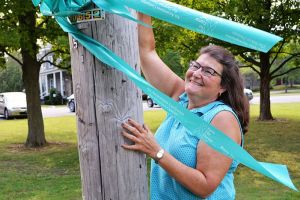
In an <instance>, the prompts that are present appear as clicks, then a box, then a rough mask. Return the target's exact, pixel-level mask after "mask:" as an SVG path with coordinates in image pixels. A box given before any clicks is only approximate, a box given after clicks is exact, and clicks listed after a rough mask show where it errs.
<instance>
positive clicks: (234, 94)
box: [200, 45, 249, 134]
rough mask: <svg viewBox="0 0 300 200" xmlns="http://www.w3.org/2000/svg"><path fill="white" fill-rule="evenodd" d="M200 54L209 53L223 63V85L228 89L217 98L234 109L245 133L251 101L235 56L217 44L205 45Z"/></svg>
mask: <svg viewBox="0 0 300 200" xmlns="http://www.w3.org/2000/svg"><path fill="white" fill-rule="evenodd" d="M200 54H208V55H209V56H211V57H212V58H214V59H215V60H216V61H218V62H219V63H220V64H222V65H223V72H222V78H221V86H222V87H223V88H225V89H226V91H225V92H223V93H222V94H221V95H220V96H219V97H218V99H217V100H218V101H222V102H224V103H225V104H227V105H228V106H230V107H231V108H232V109H233V110H234V112H235V113H236V114H237V116H238V118H239V120H240V123H241V126H242V130H243V133H244V134H245V133H246V132H247V131H248V124H249V101H248V99H247V97H246V95H244V84H243V78H242V76H241V73H240V70H239V67H238V64H237V62H236V60H235V58H234V56H233V55H232V53H231V52H230V51H228V50H226V49H224V48H223V47H220V46H216V45H209V46H206V47H203V48H202V49H201V50H200Z"/></svg>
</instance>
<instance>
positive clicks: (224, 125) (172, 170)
mask: <svg viewBox="0 0 300 200" xmlns="http://www.w3.org/2000/svg"><path fill="white" fill-rule="evenodd" d="M212 125H213V126H215V127H216V128H218V129H219V130H221V131H222V132H224V133H225V134H226V135H227V136H229V137H230V138H231V139H233V140H234V141H235V142H237V143H240V141H241V134H240V128H239V125H238V122H237V120H236V118H235V117H234V116H233V114H232V113H230V112H227V111H222V112H220V113H218V114H217V115H216V117H215V118H214V119H213V120H212ZM123 127H124V128H125V129H127V130H129V131H130V132H131V133H132V135H131V134H128V133H125V132H124V133H123V134H124V136H125V137H127V138H129V139H131V140H132V141H133V142H135V144H134V145H123V147H124V148H126V149H129V150H136V151H141V152H143V153H146V154H147V155H149V156H150V157H152V158H155V155H156V153H157V152H158V151H159V149H160V146H159V145H158V143H157V142H156V141H155V139H154V137H153V135H152V133H151V132H150V130H149V129H147V128H146V129H145V128H143V127H142V126H140V125H139V124H137V123H136V122H134V121H131V122H129V124H125V125H124V126H123ZM158 162H159V165H160V166H161V167H162V168H164V169H165V170H166V171H167V172H168V174H169V175H170V176H172V177H174V178H175V179H176V180H177V181H178V182H179V183H180V184H182V185H183V186H184V187H185V188H187V189H188V190H189V191H191V192H192V193H194V194H195V195H197V196H200V197H202V198H205V197H207V196H208V195H210V194H211V193H212V192H213V191H214V190H215V189H216V188H217V187H218V185H219V184H220V183H221V181H222V180H223V178H224V176H225V175H226V173H227V171H228V169H229V167H230V165H231V163H232V160H231V159H230V158H228V157H226V156H224V155H222V154H220V153H218V152H217V151H215V150H213V149H212V148H210V147H209V146H208V145H206V144H205V143H203V142H199V144H198V148H197V166H196V169H194V168H191V167H188V166H186V165H185V164H183V163H181V162H180V161H178V160H177V159H176V158H174V157H173V156H172V155H171V154H169V153H168V152H165V154H164V156H163V157H162V158H161V159H160V160H159V161H158Z"/></svg>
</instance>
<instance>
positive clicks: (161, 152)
mask: <svg viewBox="0 0 300 200" xmlns="http://www.w3.org/2000/svg"><path fill="white" fill-rule="evenodd" d="M164 153H165V150H164V149H160V150H159V151H158V152H157V153H156V155H155V159H154V160H155V163H156V164H157V163H158V161H159V160H160V159H162V157H163V156H164Z"/></svg>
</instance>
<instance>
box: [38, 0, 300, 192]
mask: <svg viewBox="0 0 300 200" xmlns="http://www.w3.org/2000/svg"><path fill="white" fill-rule="evenodd" d="M58 1H59V0H57V1H46V0H45V1H43V2H42V4H41V9H42V8H43V4H44V2H45V4H47V10H44V11H45V12H46V13H50V12H49V10H50V11H51V12H52V14H53V15H55V16H56V17H55V19H56V20H57V22H58V24H59V25H60V26H61V27H62V29H63V30H64V31H65V32H68V33H69V34H71V35H72V36H73V37H74V38H75V39H76V40H78V41H79V42H80V43H81V44H82V45H83V46H84V47H85V48H86V49H88V50H89V51H90V52H91V53H92V54H93V55H94V56H96V57H97V58H98V59H99V60H101V61H102V62H103V63H105V64H107V65H109V66H111V67H113V68H115V69H118V70H120V71H122V72H123V73H125V74H126V75H127V76H128V77H129V79H130V80H132V81H133V82H134V83H135V84H136V85H137V86H138V87H140V88H141V89H142V90H143V91H144V92H145V93H147V94H148V95H149V96H151V97H152V98H153V99H154V101H155V102H157V103H158V104H159V105H160V106H161V107H162V108H163V109H164V110H166V111H167V112H168V113H170V114H171V115H173V116H174V117H175V118H176V119H177V120H179V121H180V122H181V123H182V124H183V125H184V126H185V127H186V129H188V130H189V131H190V132H191V133H192V134H193V135H195V136H196V137H198V138H199V139H200V140H203V141H204V142H205V143H206V144H208V145H209V146H210V147H212V148H213V149H215V150H216V151H218V152H220V153H222V154H224V155H226V156H228V157H230V158H232V159H234V160H237V161H239V162H241V163H243V164H244V165H246V166H248V167H249V168H251V169H253V170H255V171H257V172H259V173H261V174H263V175H265V176H267V177H269V178H271V179H273V180H275V181H277V182H279V183H282V184H283V185H285V186H287V187H289V188H291V189H293V190H296V191H298V190H297V188H296V187H295V186H294V185H293V183H292V181H291V179H290V177H289V173H288V170H287V167H286V166H285V165H280V164H272V163H265V162H258V161H256V160H255V159H254V158H253V157H252V156H251V155H250V154H249V153H248V152H247V151H245V150H244V149H243V148H241V147H240V146H239V145H238V144H237V143H235V142H234V141H233V140H231V139H230V138H229V137H228V136H227V135H225V134H224V133H222V132H221V131H219V130H218V129H216V128H215V127H213V126H211V125H210V124H208V123H207V122H205V121H203V120H202V119H201V118H199V117H198V116H197V115H195V114H193V113H192V112H190V111H189V110H187V109H186V108H184V107H182V106H181V105H179V104H178V103H177V102H176V101H174V100H173V99H172V98H170V97H168V96H167V95H165V94H164V93H162V92H160V91H159V90H157V89H155V88H154V87H153V86H152V85H150V84H149V83H148V82H147V81H146V80H145V79H143V78H142V77H141V76H140V75H139V74H138V73H137V72H136V71H135V70H134V69H133V68H131V67H130V66H129V65H128V64H127V63H126V62H125V61H123V60H122V59H121V58H120V57H118V56H117V55H115V54H114V53H113V52H112V51H110V50H109V49H108V48H106V47H105V46H103V45H102V44H100V43H99V42H98V41H96V40H94V39H92V38H90V37H88V36H86V35H85V34H83V33H81V32H80V30H78V29H77V28H76V27H75V26H73V25H72V24H71V23H70V21H69V20H68V19H67V18H65V17H61V16H58V14H57V13H66V12H69V10H68V5H71V4H70V3H71V0H70V1H68V3H69V4H57V2H58ZM101 1H102V0H101ZM113 1H114V0H112V2H113ZM46 2H47V3H46ZM50 2H52V4H49V3H50ZM54 2H56V4H55V3H54ZM66 2H67V0H66ZM76 2H77V3H78V1H76ZM94 2H95V4H96V5H99V2H100V1H99V0H94ZM108 2H110V1H106V3H107V5H106V6H107V7H106V9H108V8H109V7H112V6H111V5H113V4H108ZM120 2H124V5H125V3H126V2H127V3H128V2H131V1H127V0H120ZM141 2H146V1H143V0H142V1H141ZM149 2H160V3H162V1H159V0H157V1H150V0H149ZM39 3H41V1H35V0H34V4H35V5H37V4H39ZM81 3H86V2H83V1H81ZM97 3H98V4H97ZM165 3H166V2H165ZM54 5H55V6H54ZM57 5H58V6H57ZM59 5H63V6H61V7H59ZM126 5H127V4H126ZM130 5H131V4H130ZM130 5H128V6H129V7H130ZM137 5H139V4H137ZM167 5H168V4H167ZM172 5H173V4H172ZM173 6H174V5H173ZM63 7H64V8H65V9H66V10H65V11H66V12H64V11H63V9H62V8H63ZM51 8H56V11H57V13H53V10H51ZM57 8H59V9H57ZM73 8H74V7H73ZM101 8H102V7H101ZM102 9H103V8H102ZM148 9H149V12H151V13H154V11H153V10H152V9H157V8H156V7H149V8H148ZM70 10H71V11H72V12H73V11H75V12H76V10H72V9H70ZM110 11H112V9H111V10H110ZM123 11H124V10H123ZM42 12H43V11H42ZM125 12H126V11H125ZM195 12H196V11H195ZM127 14H128V13H127ZM178 15H180V16H181V15H184V13H181V12H178ZM123 16H128V15H123Z"/></svg>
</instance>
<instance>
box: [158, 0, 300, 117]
mask: <svg viewBox="0 0 300 200" xmlns="http://www.w3.org/2000/svg"><path fill="white" fill-rule="evenodd" d="M173 1H174V2H176V3H179V4H181V5H185V6H188V7H190V8H193V9H197V10H199V11H203V12H205V13H209V14H212V15H218V16H222V17H224V18H227V19H230V20H233V21H236V22H239V23H243V24H246V25H249V26H253V27H255V28H258V29H261V30H264V31H267V32H270V33H273V34H276V35H278V36H281V37H283V38H284V40H283V41H282V42H280V43H279V44H278V45H276V46H275V47H274V48H272V49H271V50H270V51H269V52H267V53H263V52H257V51H253V50H250V49H246V48H243V47H239V46H234V45H231V44H229V43H225V42H222V41H220V40H215V39H213V38H210V37H205V36H204V35H201V34H196V33H194V32H190V31H187V30H183V29H181V28H178V27H175V26H172V25H167V24H166V23H164V22H160V21H156V24H155V25H154V26H155V27H156V28H157V30H156V37H157V41H158V42H157V48H158V49H159V50H158V52H159V53H163V52H164V51H166V50H165V49H174V50H177V51H178V52H179V53H180V54H181V55H182V57H183V60H184V61H185V62H186V64H187V61H188V60H189V59H191V57H195V55H196V54H197V52H198V49H199V48H200V47H201V46H205V45H208V44H209V43H214V44H216V45H221V46H224V47H227V48H229V49H230V50H231V51H232V52H233V53H234V54H235V55H236V56H237V58H238V59H239V60H241V61H243V63H244V64H243V67H249V68H251V69H252V70H253V71H255V72H256V73H257V74H258V75H259V77H260V81H261V82H260V102H261V103H260V115H259V119H260V120H272V119H273V117H272V114H271V109H270V83H271V81H272V80H273V79H275V78H277V77H280V76H283V75H285V74H287V73H290V72H294V71H295V70H299V69H300V67H299V65H293V66H292V65H291V67H287V68H284V66H286V65H287V64H288V63H290V62H293V61H294V60H295V59H296V58H298V57H299V56H300V51H299V49H298V48H290V46H291V45H294V46H295V45H296V46H297V45H299V40H300V38H299V35H300V34H299V33H300V20H299V16H300V1H298V0H281V1H277V0H258V1H252V0H212V1H205V0H204V1H196V0H173ZM167 43H168V44H167ZM282 69H286V70H283V71H281V72H280V70H282Z"/></svg>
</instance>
